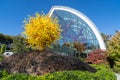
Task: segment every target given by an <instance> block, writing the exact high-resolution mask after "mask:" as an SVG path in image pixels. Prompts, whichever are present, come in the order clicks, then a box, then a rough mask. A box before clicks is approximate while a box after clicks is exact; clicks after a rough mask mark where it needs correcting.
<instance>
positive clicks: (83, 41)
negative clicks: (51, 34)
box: [49, 6, 106, 53]
mask: <svg viewBox="0 0 120 80" xmlns="http://www.w3.org/2000/svg"><path fill="white" fill-rule="evenodd" d="M49 16H50V17H52V18H57V19H58V22H59V24H60V27H61V29H62V30H63V31H62V34H61V37H62V38H61V39H60V40H59V42H58V43H59V45H64V44H65V43H69V44H71V45H72V46H74V45H75V42H77V43H78V42H79V43H80V45H82V46H84V49H83V50H82V52H86V53H88V52H90V51H92V50H94V49H103V50H106V46H105V43H104V41H103V39H102V36H101V33H100V32H99V30H98V29H97V27H96V26H95V24H94V23H93V22H92V21H91V20H90V19H89V18H88V17H87V16H85V15H84V14H83V13H81V12H80V11H77V10H75V9H73V8H69V7H65V6H53V7H52V8H51V10H50V12H49ZM67 47H68V46H67ZM81 48H82V47H81Z"/></svg>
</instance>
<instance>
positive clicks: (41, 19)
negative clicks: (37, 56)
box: [23, 13, 61, 50]
mask: <svg viewBox="0 0 120 80" xmlns="http://www.w3.org/2000/svg"><path fill="white" fill-rule="evenodd" d="M24 27H25V31H24V32H23V33H24V34H25V36H26V38H27V42H28V43H29V44H30V46H32V48H35V49H39V50H43V49H45V48H46V47H50V46H51V44H52V43H55V42H56V41H57V40H58V39H59V38H60V33H61V29H60V27H59V24H58V21H57V19H52V18H50V17H49V16H48V15H44V14H43V15H40V14H38V13H36V14H35V16H32V17H29V18H28V19H27V20H25V25H24Z"/></svg>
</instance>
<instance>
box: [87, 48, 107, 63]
mask: <svg viewBox="0 0 120 80" xmlns="http://www.w3.org/2000/svg"><path fill="white" fill-rule="evenodd" d="M86 62H87V63H91V64H102V63H106V55H105V51H104V50H100V49H98V50H94V51H92V52H90V53H88V57H87V58H86Z"/></svg>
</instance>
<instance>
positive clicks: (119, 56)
mask: <svg viewBox="0 0 120 80" xmlns="http://www.w3.org/2000/svg"><path fill="white" fill-rule="evenodd" d="M107 50H108V52H107V54H108V56H109V57H110V58H111V59H112V60H113V61H114V63H115V64H114V67H113V69H114V71H116V72H120V32H117V33H116V34H115V35H114V36H113V37H112V38H111V39H110V41H109V42H108V49H107Z"/></svg>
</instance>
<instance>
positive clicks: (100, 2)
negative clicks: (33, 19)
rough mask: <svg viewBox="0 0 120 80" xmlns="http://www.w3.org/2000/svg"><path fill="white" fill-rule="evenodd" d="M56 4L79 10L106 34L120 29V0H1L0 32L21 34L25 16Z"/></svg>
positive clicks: (46, 10)
mask: <svg viewBox="0 0 120 80" xmlns="http://www.w3.org/2000/svg"><path fill="white" fill-rule="evenodd" d="M55 5H61V6H68V7H72V8H74V9H77V10H79V11H80V12H82V13H84V14H85V15H86V16H87V17H89V18H90V19H91V20H92V21H93V22H94V24H95V25H96V26H97V28H98V29H99V31H100V32H103V33H105V34H114V33H115V30H120V0H0V33H3V34H8V35H18V34H21V32H23V30H24V29H23V25H24V24H23V21H24V18H27V17H28V15H34V14H35V13H36V12H40V13H41V12H44V13H48V12H49V10H50V8H51V7H52V6H55Z"/></svg>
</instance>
